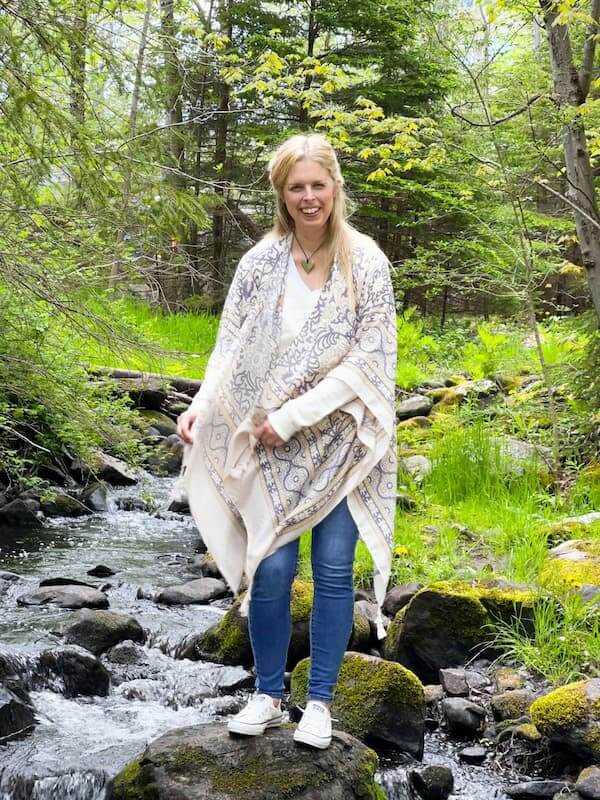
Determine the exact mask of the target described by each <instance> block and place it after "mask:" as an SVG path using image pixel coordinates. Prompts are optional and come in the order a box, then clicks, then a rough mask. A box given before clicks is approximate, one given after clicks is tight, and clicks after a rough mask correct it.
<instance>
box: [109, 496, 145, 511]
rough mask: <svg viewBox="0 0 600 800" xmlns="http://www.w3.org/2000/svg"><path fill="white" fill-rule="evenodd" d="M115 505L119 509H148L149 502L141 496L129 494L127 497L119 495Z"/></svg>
mask: <svg viewBox="0 0 600 800" xmlns="http://www.w3.org/2000/svg"><path fill="white" fill-rule="evenodd" d="M115 505H116V507H117V508H118V509H119V511H148V510H149V509H148V503H147V502H146V501H145V500H143V499H142V498H141V497H134V496H133V495H127V496H126V497H117V498H116V499H115Z"/></svg>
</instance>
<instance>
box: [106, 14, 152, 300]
mask: <svg viewBox="0 0 600 800" xmlns="http://www.w3.org/2000/svg"><path fill="white" fill-rule="evenodd" d="M151 12H152V0H146V10H145V12H144V22H143V23H142V32H141V35H140V45H139V48H138V54H137V59H136V64H135V80H134V84H133V92H132V94H131V106H130V107H129V125H128V126H127V138H128V139H129V140H130V141H129V144H128V145H127V150H128V155H129V156H130V155H131V139H133V137H134V136H135V134H136V131H137V112H138V103H139V97H140V86H141V85H142V72H143V69H144V55H145V53H146V47H147V45H148V28H149V27H150V14H151ZM131 175H132V168H131V161H130V160H129V158H128V159H127V160H126V162H125V174H124V176H123V194H122V198H121V219H122V222H123V224H122V227H121V229H120V230H119V232H118V234H117V254H116V257H115V261H114V263H113V265H112V268H111V271H110V279H109V286H110V288H111V289H114V288H115V286H116V285H117V283H119V281H120V280H121V278H122V277H123V265H122V263H121V259H120V255H119V252H120V248H119V245H121V244H122V242H123V240H124V239H125V234H126V233H127V207H128V206H129V198H130V195H131Z"/></svg>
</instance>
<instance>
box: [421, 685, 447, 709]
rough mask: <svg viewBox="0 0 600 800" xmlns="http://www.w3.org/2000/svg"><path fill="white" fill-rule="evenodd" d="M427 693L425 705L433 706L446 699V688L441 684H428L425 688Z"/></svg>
mask: <svg viewBox="0 0 600 800" xmlns="http://www.w3.org/2000/svg"><path fill="white" fill-rule="evenodd" d="M423 690H424V692H425V704H426V705H433V704H434V703H439V702H440V700H443V699H444V688H443V686H441V685H440V684H439V683H428V684H426V685H425V686H424V687H423Z"/></svg>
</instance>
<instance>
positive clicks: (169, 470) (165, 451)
mask: <svg viewBox="0 0 600 800" xmlns="http://www.w3.org/2000/svg"><path fill="white" fill-rule="evenodd" d="M183 448H184V443H183V440H182V439H180V438H179V436H177V434H173V435H172V436H169V437H167V438H166V439H162V440H161V441H160V442H158V444H157V445H156V447H155V448H154V450H153V452H152V453H150V455H148V457H147V458H146V461H145V465H146V468H147V469H148V471H149V472H151V473H152V474H153V475H176V474H177V473H178V472H179V471H180V469H181V462H182V459H183Z"/></svg>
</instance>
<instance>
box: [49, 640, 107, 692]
mask: <svg viewBox="0 0 600 800" xmlns="http://www.w3.org/2000/svg"><path fill="white" fill-rule="evenodd" d="M36 671H37V673H38V674H37V676H36V678H34V680H33V682H34V684H35V681H36V680H39V679H42V681H43V683H42V686H41V687H40V688H47V686H48V683H49V679H51V687H52V689H53V690H54V691H56V688H55V687H56V684H57V682H58V683H59V684H61V685H62V686H61V688H62V693H63V694H64V695H65V697H80V696H82V695H83V696H88V697H89V696H99V697H106V695H107V694H108V691H109V688H110V674H109V672H108V670H107V669H106V667H104V666H103V665H102V664H101V663H100V662H99V661H98V659H97V658H95V657H94V656H93V655H92V654H91V653H88V652H87V651H86V650H84V649H83V648H80V647H61V648H53V649H52V650H44V651H43V652H42V653H40V655H39V657H38V660H37V665H36Z"/></svg>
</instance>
